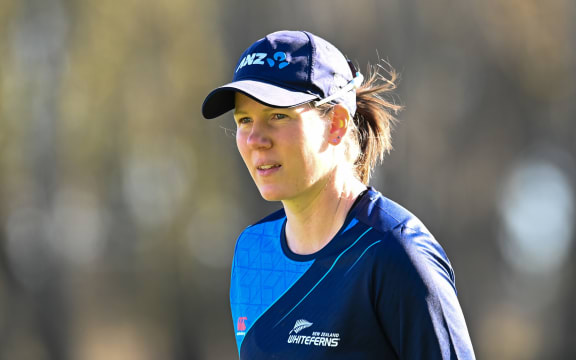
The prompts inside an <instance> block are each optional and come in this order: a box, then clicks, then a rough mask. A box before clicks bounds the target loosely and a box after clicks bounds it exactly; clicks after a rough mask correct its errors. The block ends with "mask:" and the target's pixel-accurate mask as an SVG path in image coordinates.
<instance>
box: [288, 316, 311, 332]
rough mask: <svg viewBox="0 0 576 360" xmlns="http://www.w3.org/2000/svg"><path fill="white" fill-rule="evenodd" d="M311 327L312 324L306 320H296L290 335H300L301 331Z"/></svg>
mask: <svg viewBox="0 0 576 360" xmlns="http://www.w3.org/2000/svg"><path fill="white" fill-rule="evenodd" d="M310 326H312V323H311V322H309V321H306V320H304V319H300V320H296V323H295V324H294V329H292V330H291V331H290V334H292V333H295V334H298V333H299V332H300V331H302V330H304V329H306V328H309V327H310Z"/></svg>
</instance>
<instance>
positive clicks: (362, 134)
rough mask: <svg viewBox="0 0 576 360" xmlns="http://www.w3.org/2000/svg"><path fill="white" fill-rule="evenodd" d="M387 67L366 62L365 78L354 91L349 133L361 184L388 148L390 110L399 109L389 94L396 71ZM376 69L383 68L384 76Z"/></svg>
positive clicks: (390, 126) (395, 79)
mask: <svg viewBox="0 0 576 360" xmlns="http://www.w3.org/2000/svg"><path fill="white" fill-rule="evenodd" d="M388 68H389V69H385V68H384V67H383V66H382V65H376V66H372V67H370V66H369V67H368V76H367V79H366V81H365V82H364V83H363V84H362V86H360V88H359V89H358V90H357V91H356V106H357V110H356V114H355V115H354V125H356V129H355V130H356V131H352V135H353V138H355V139H353V140H355V141H354V142H355V143H356V145H357V146H358V147H359V149H358V150H359V152H358V153H357V154H358V155H357V157H356V159H355V160H354V167H355V169H356V175H357V176H358V178H359V179H360V181H362V182H363V183H364V184H368V182H369V180H370V175H371V174H372V170H373V169H374V167H375V166H376V164H377V163H378V162H381V161H382V160H383V159H384V154H385V153H389V152H390V150H392V135H391V133H392V126H393V125H394V123H395V122H396V118H394V116H393V115H392V113H394V114H397V113H398V112H399V111H400V110H402V109H403V106H402V105H398V104H396V103H395V102H394V98H393V97H392V95H393V94H392V91H393V90H394V89H396V81H397V80H398V74H397V73H396V71H395V70H394V69H392V67H390V66H388ZM379 70H383V71H384V72H385V73H386V74H387V75H388V78H387V77H385V76H384V75H383V74H381V73H380V71H379ZM353 145H354V144H353Z"/></svg>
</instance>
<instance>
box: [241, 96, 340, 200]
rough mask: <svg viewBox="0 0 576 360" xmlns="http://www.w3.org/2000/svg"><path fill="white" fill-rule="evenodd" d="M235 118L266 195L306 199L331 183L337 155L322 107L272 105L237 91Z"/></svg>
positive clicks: (247, 160) (251, 168)
mask: <svg viewBox="0 0 576 360" xmlns="http://www.w3.org/2000/svg"><path fill="white" fill-rule="evenodd" d="M234 119H235V122H236V125H237V132H236V144H237V146H238V151H239V152H240V155H241V156H242V159H243V160H244V162H245V164H246V167H247V168H248V171H250V175H251V176H252V179H253V180H254V182H255V183H256V186H257V187H258V190H259V191H260V194H261V195H262V197H264V199H266V200H270V201H278V200H297V199H302V200H304V199H305V198H306V197H308V196H311V195H312V194H314V192H315V191H317V190H318V189H319V188H321V187H323V186H325V183H326V180H327V179H328V177H329V174H330V172H331V171H332V169H334V166H335V163H336V157H335V156H334V153H333V146H330V145H329V144H328V134H329V124H328V121H327V120H326V119H324V118H323V117H321V116H320V114H319V113H318V111H317V110H315V109H313V108H312V107H311V106H310V105H308V104H304V105H301V106H297V107H293V108H272V107H268V106H266V105H263V104H261V103H259V102H257V101H255V100H253V99H252V98H250V97H248V96H245V95H243V94H240V93H236V109H235V112H234Z"/></svg>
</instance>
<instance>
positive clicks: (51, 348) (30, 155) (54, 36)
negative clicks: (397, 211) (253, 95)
mask: <svg viewBox="0 0 576 360" xmlns="http://www.w3.org/2000/svg"><path fill="white" fill-rule="evenodd" d="M575 19H576V2H574V1H572V0H549V1H540V0H466V1H449V0H382V1H376V0H354V1H342V0H292V1H276V0H267V1H265V0H245V1H232V0H213V1H207V0H205V1H198V0H164V1H153V0H121V1H116V0H100V1H89V0H0V359H9V360H13V359H14V360H68V359H80V360H116V359H118V360H120V359H121V360H132V359H134V360H156V359H178V360H179V359H232V358H235V357H236V356H237V355H236V348H235V344H234V328H233V326H234V324H233V321H232V319H231V315H230V311H229V307H228V286H229V267H230V262H231V257H232V253H233V249H234V243H235V238H236V236H237V235H238V234H239V232H240V231H241V230H242V229H243V228H244V227H245V226H246V225H249V224H251V223H253V222H255V221H257V220H258V219H259V218H261V217H262V216H264V215H266V214H267V213H269V212H270V211H272V210H274V209H277V208H278V207H279V206H280V205H279V204H277V203H267V202H265V201H263V200H262V199H261V198H260V196H259V195H258V192H257V190H256V188H255V186H254V185H253V183H252V180H251V179H250V177H249V174H248V172H247V171H246V170H245V169H244V165H243V163H242V160H241V159H240V157H239V155H238V154H237V151H236V149H235V142H234V135H233V131H231V129H232V130H233V128H234V124H233V122H232V118H231V116H230V114H228V115H225V116H223V117H221V118H219V119H217V120H214V121H206V120H204V119H203V118H202V117H201V114H200V106H201V103H202V101H203V99H204V96H205V95H206V94H207V93H208V92H209V91H210V90H212V88H214V87H215V86H218V85H220V84H223V83H225V82H227V81H229V80H230V79H231V76H232V72H233V68H234V65H235V63H236V61H237V59H238V57H239V56H240V54H241V53H242V51H243V50H244V49H245V48H247V47H248V46H249V45H250V44H251V43H252V42H253V41H255V40H257V39H259V38H261V37H263V36H264V35H266V34H267V33H270V32H272V31H275V30H281V29H305V30H309V31H311V32H313V33H316V34H317V35H320V36H322V37H324V38H326V39H328V40H329V41H331V42H332V43H334V44H335V45H336V46H337V47H338V48H340V49H341V50H342V51H343V52H344V53H345V54H346V55H347V56H348V57H350V58H351V59H354V60H355V61H356V62H357V63H358V64H360V66H361V68H362V69H364V68H365V67H366V65H367V64H368V63H371V64H375V63H377V62H378V61H379V59H385V60H387V61H389V62H390V63H391V64H392V66H394V67H395V68H396V69H397V70H398V71H399V72H400V73H401V74H402V80H401V83H400V88H399V92H398V95H399V98H400V99H401V102H402V103H403V104H404V105H405V106H406V111H404V112H403V113H401V114H400V120H401V121H400V123H399V124H398V126H397V127H396V130H395V132H394V146H395V150H394V151H393V152H392V153H391V154H390V155H389V156H388V157H387V158H386V159H385V161H384V164H383V165H382V166H381V167H379V168H378V169H377V171H376V175H375V177H374V178H373V180H372V182H371V183H372V185H373V186H375V187H376V188H377V189H379V190H380V191H381V192H383V193H384V194H385V195H386V196H388V197H389V198H391V199H393V200H396V201H397V202H400V203H401V204H403V205H404V206H406V207H407V208H408V209H410V210H411V211H413V212H414V213H415V214H416V215H417V216H419V217H420V218H421V219H422V220H423V221H424V223H425V224H426V225H427V226H428V227H429V229H430V230H431V231H432V233H434V234H435V235H436V237H437V238H438V240H439V241H440V243H441V244H442V245H443V246H444V248H445V250H446V251H447V253H448V255H449V257H450V259H451V261H452V264H453V266H454V268H455V271H456V281H457V287H458V291H459V298H460V302H461V305H462V308H463V310H464V313H465V316H466V319H467V322H468V326H469V330H470V334H471V337H472V340H473V344H474V346H475V349H476V352H477V356H478V358H479V359H504V360H506V359H569V358H576V342H575V341H574V339H576V310H575V306H574V304H575V303H576V289H575V286H574V285H575V280H574V278H575V276H574V275H576V269H575V265H574V259H575V251H576V250H575V246H574V242H575V235H574V219H575V209H574V207H575V205H574V201H575V199H576V196H575V186H576V166H575V160H574V159H575V157H576V144H575V143H576V124H575V121H576V85H575V80H576V21H575Z"/></svg>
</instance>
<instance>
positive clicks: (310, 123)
mask: <svg viewBox="0 0 576 360" xmlns="http://www.w3.org/2000/svg"><path fill="white" fill-rule="evenodd" d="M390 75H392V79H390V80H386V81H384V83H383V84H381V85H378V84H377V81H378V80H380V79H382V78H381V77H380V76H379V75H378V73H377V72H374V74H373V75H372V76H371V77H370V79H368V81H367V82H366V83H364V84H362V82H363V78H362V75H361V74H360V73H359V72H357V71H356V70H355V69H354V67H353V66H352V65H351V62H350V61H348V60H347V59H346V58H345V57H344V55H342V53H341V52H340V51H339V50H338V49H336V48H335V47H334V46H333V45H331V44H330V43H328V42H327V41H325V40H323V39H321V38H319V37H317V36H315V35H313V34H310V33H308V32H302V31H280V32H276V33H273V34H270V35H268V36H266V37H265V38H263V39H260V40H258V41H257V42H255V43H254V44H253V45H252V46H251V47H250V48H248V49H247V50H246V51H245V52H244V54H243V55H242V56H241V57H240V60H239V62H238V64H237V66H236V68H235V72H234V79H233V82H232V83H229V84H227V85H224V86H222V87H219V88H217V89H215V90H214V91H212V92H211V93H210V94H209V95H208V96H207V98H206V100H205V101H204V104H203V106H202V112H203V115H204V117H206V118H214V117H217V116H219V115H222V114H224V113H226V112H227V111H229V110H232V109H234V119H235V122H236V125H237V132H236V142H237V146H238V150H239V151H240V154H241V156H242V158H243V160H244V162H245V163H246V166H247V167H248V170H249V172H250V174H251V176H252V178H253V180H254V182H255V183H256V186H257V187H258V190H259V191H260V193H261V195H262V197H264V199H266V200H269V201H281V202H282V205H283V209H282V210H279V211H277V212H275V213H273V214H271V215H269V216H268V217H266V218H264V219H263V220H261V221H259V222H258V223H256V224H254V225H252V226H250V227H248V228H247V229H245V230H244V232H243V233H242V234H241V235H240V237H239V238H238V241H237V244H236V250H235V254H234V261H233V265H232V282H231V290H230V301H231V308H232V315H233V318H234V322H235V327H236V340H237V344H238V351H239V353H240V358H241V359H455V358H458V359H473V358H474V353H473V350H472V345H471V342H470V338H469V336H468V331H467V329H466V324H465V321H464V317H463V315H462V311H461V309H460V305H459V304H458V300H457V297H456V289H455V285H454V273H453V271H452V268H451V266H450V263H449V261H448V258H447V257H446V255H445V253H444V251H443V250H442V248H441V247H440V245H439V244H438V243H437V242H436V240H435V239H434V238H433V237H432V235H431V234H430V233H429V232H428V230H427V229H426V228H425V227H424V225H423V224H422V223H421V222H420V221H419V220H418V219H417V218H416V217H415V216H414V215H412V214H411V213H410V212H408V211H407V210H405V209H404V208H402V207H401V206H400V205H398V204H396V203H394V202H392V201H391V200H388V199H386V198H385V197H384V196H382V195H381V194H380V193H379V192H377V191H376V190H374V189H373V188H371V187H368V186H367V184H368V181H369V178H370V173H371V170H372V168H373V167H374V165H375V164H376V162H377V160H379V159H381V158H382V156H383V154H384V152H387V151H389V149H390V148H391V145H390V126H391V122H392V120H393V118H392V116H391V114H390V112H396V111H397V110H399V109H400V108H399V106H397V105H394V104H392V103H389V102H387V101H385V100H383V98H382V97H381V95H382V94H383V93H386V92H388V91H390V90H392V89H393V88H394V79H395V75H394V72H390Z"/></svg>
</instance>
